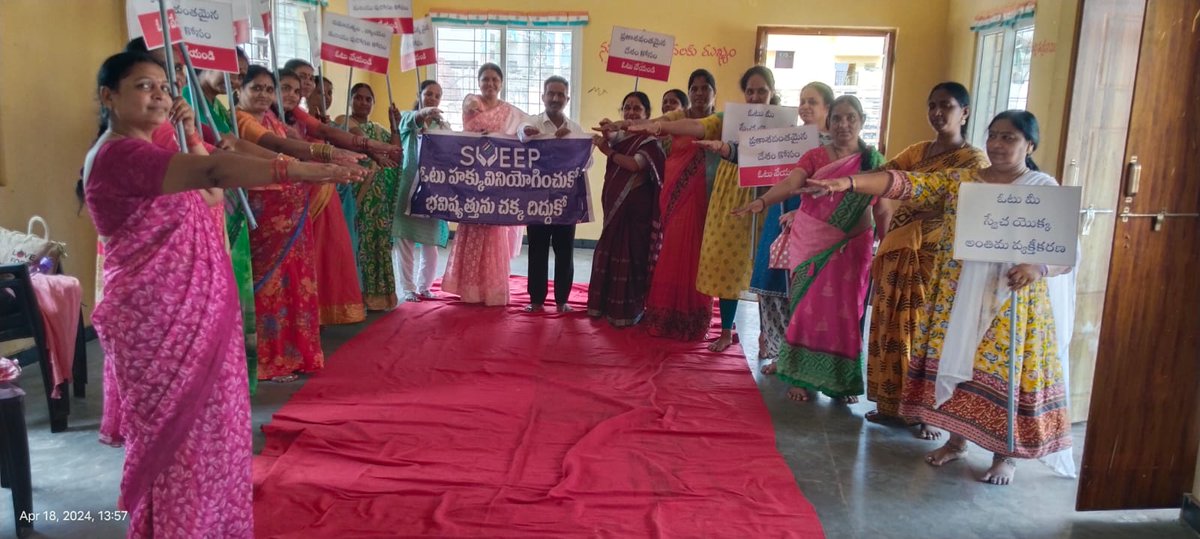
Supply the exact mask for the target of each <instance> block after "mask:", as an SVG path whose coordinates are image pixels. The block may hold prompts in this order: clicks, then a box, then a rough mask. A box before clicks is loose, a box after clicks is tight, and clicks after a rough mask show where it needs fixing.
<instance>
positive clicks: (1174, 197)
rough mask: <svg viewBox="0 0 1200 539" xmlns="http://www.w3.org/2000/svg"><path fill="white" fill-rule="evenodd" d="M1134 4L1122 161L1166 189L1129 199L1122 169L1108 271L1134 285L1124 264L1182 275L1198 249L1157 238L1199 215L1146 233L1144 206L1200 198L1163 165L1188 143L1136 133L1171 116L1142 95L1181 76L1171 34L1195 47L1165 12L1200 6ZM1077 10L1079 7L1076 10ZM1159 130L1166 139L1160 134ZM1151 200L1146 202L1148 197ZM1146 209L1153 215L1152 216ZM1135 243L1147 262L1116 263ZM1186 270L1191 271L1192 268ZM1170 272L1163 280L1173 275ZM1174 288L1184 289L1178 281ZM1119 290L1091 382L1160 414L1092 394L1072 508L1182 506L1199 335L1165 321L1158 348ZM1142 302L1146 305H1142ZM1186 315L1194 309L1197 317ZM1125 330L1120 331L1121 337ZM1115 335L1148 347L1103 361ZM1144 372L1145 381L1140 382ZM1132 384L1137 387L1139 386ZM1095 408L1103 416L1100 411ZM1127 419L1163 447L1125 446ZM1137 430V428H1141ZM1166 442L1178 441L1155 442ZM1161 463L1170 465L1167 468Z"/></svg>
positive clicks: (1129, 255) (1190, 467)
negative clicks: (1128, 409) (1135, 31)
mask: <svg viewBox="0 0 1200 539" xmlns="http://www.w3.org/2000/svg"><path fill="white" fill-rule="evenodd" d="M1139 1H1143V2H1144V4H1145V8H1144V9H1145V15H1144V18H1143V21H1142V33H1141V39H1140V40H1139V45H1138V46H1139V52H1138V62H1137V75H1136V79H1135V83H1134V84H1135V85H1134V88H1133V97H1132V100H1133V106H1132V107H1131V109H1130V122H1129V135H1128V137H1127V139H1126V144H1125V148H1124V151H1123V154H1122V158H1123V161H1124V162H1125V163H1129V162H1130V160H1131V157H1132V155H1134V154H1138V155H1140V157H1141V158H1142V159H1141V160H1140V162H1141V163H1142V164H1143V166H1144V167H1145V169H1146V171H1145V172H1142V174H1143V175H1144V178H1143V185H1149V186H1162V188H1163V189H1165V190H1166V194H1167V196H1166V197H1164V198H1161V199H1156V198H1153V194H1147V193H1142V194H1140V195H1138V197H1140V198H1136V199H1135V198H1133V197H1132V196H1131V195H1129V194H1128V193H1127V191H1126V189H1127V185H1128V182H1129V181H1130V178H1129V176H1128V172H1126V173H1125V174H1124V175H1123V177H1122V179H1121V183H1120V189H1121V195H1120V199H1119V200H1120V202H1119V203H1118V207H1124V208H1123V209H1122V210H1121V213H1120V214H1118V215H1117V218H1118V223H1117V227H1116V229H1115V231H1114V235H1113V249H1112V253H1113V254H1112V259H1113V263H1112V265H1111V266H1110V269H1109V277H1108V280H1109V283H1110V284H1111V283H1122V282H1124V283H1128V282H1136V281H1130V279H1131V278H1133V277H1134V275H1128V274H1126V275H1121V274H1120V273H1119V272H1120V271H1121V270H1122V269H1126V273H1131V270H1128V268H1130V267H1136V268H1138V270H1140V271H1145V268H1147V267H1155V268H1158V267H1156V266H1153V263H1154V262H1156V261H1161V260H1164V259H1166V260H1171V262H1170V263H1166V264H1163V265H1162V266H1161V267H1165V268H1167V269H1180V267H1184V268H1186V270H1184V271H1178V272H1177V273H1174V274H1173V275H1175V276H1176V277H1178V276H1180V275H1188V273H1187V271H1190V269H1191V267H1193V266H1194V259H1192V258H1191V257H1193V256H1195V253H1196V252H1195V251H1188V250H1185V249H1174V250H1172V248H1171V247H1172V246H1174V245H1186V244H1187V242H1186V241H1176V242H1175V243H1171V242H1169V241H1167V240H1165V239H1163V238H1170V237H1172V236H1171V235H1172V234H1176V233H1177V231H1179V230H1181V229H1182V230H1184V231H1193V232H1192V233H1193V234H1194V233H1195V232H1194V231H1195V230H1197V229H1195V228H1190V227H1196V226H1197V221H1195V220H1192V219H1198V218H1196V217H1183V218H1181V219H1178V220H1175V219H1168V220H1167V222H1166V223H1165V224H1164V225H1163V227H1164V228H1163V230H1161V231H1160V230H1159V229H1152V228H1151V226H1152V224H1151V223H1152V222H1151V221H1150V219H1148V218H1144V216H1145V215H1148V214H1147V213H1146V212H1156V211H1159V210H1160V209H1161V210H1163V211H1165V212H1167V213H1168V214H1170V213H1172V212H1185V213H1186V212H1196V211H1198V210H1200V205H1198V203H1200V197H1198V199H1192V198H1190V196H1197V195H1200V192H1197V191H1195V190H1193V191H1190V192H1189V191H1187V189H1189V188H1194V186H1195V184H1194V183H1189V182H1188V180H1189V179H1194V177H1192V176H1184V173H1183V172H1177V171H1176V169H1175V168H1172V167H1171V166H1170V165H1163V164H1162V163H1170V162H1171V161H1172V159H1176V158H1179V157H1180V156H1182V155H1184V154H1185V153H1186V149H1185V151H1179V149H1174V150H1173V151H1170V152H1165V153H1166V154H1165V155H1162V153H1164V151H1163V150H1162V148H1163V147H1165V146H1166V145H1155V144H1153V143H1151V142H1147V141H1148V139H1147V137H1144V136H1139V135H1142V134H1143V133H1142V131H1146V130H1148V128H1146V127H1145V125H1144V124H1147V123H1149V122H1148V121H1145V119H1146V118H1148V117H1153V116H1155V115H1160V114H1161V115H1164V116H1170V115H1171V114H1173V113H1175V112H1176V110H1175V109H1171V110H1170V111H1163V110H1161V108H1162V105H1159V103H1160V101H1156V102H1154V103H1153V105H1151V104H1149V103H1150V100H1149V99H1148V98H1147V97H1145V94H1147V93H1149V94H1150V95H1155V94H1154V90H1155V89H1161V88H1166V87H1167V86H1165V85H1163V84H1162V82H1163V81H1164V80H1166V79H1171V81H1172V82H1179V81H1178V79H1179V78H1180V76H1181V73H1180V72H1179V71H1178V66H1177V65H1174V64H1173V63H1172V61H1171V60H1170V59H1167V58H1166V56H1167V55H1166V54H1164V53H1163V49H1169V50H1172V51H1173V52H1174V51H1175V49H1171V48H1170V45H1171V44H1172V43H1169V41H1171V40H1177V41H1180V42H1182V43H1183V44H1185V45H1186V44H1189V43H1190V44H1192V46H1193V47H1196V46H1197V45H1196V43H1198V42H1195V41H1190V42H1189V41H1187V40H1186V39H1180V37H1181V36H1180V34H1177V33H1173V32H1168V31H1166V30H1167V29H1168V28H1170V27H1171V26H1172V25H1175V24H1178V25H1179V26H1181V27H1183V28H1184V29H1185V31H1186V28H1187V27H1188V26H1191V25H1194V24H1195V23H1194V22H1193V21H1192V20H1186V19H1185V18H1179V17H1175V16H1173V15H1174V14H1173V13H1172V12H1171V11H1170V10H1171V9H1178V8H1180V6H1184V5H1187V6H1196V5H1200V2H1196V1H1195V0H1187V1H1188V2H1189V4H1183V2H1182V1H1181V0H1180V1H1179V3H1178V4H1174V3H1172V2H1175V1H1176V0H1139ZM1160 5H1167V6H1171V7H1170V8H1160V9H1163V10H1165V11H1154V10H1153V9H1152V8H1153V7H1154V6H1160ZM1085 9H1086V7H1085ZM1080 11H1081V13H1082V12H1083V11H1084V10H1083V9H1081V10H1080ZM1188 15H1191V12H1190V11H1189V12H1188ZM1193 27H1194V26H1193ZM1152 40H1154V41H1159V42H1163V44H1157V45H1156V48H1150V49H1148V48H1147V44H1148V43H1150V42H1151V41H1152ZM1176 44H1178V43H1176ZM1148 51H1149V52H1148ZM1185 52H1186V53H1187V54H1196V55H1200V48H1196V49H1192V50H1186V51H1185ZM1189 60H1190V59H1189ZM1182 65H1183V66H1190V67H1191V68H1193V69H1194V68H1195V66H1194V65H1191V64H1189V63H1186V62H1185V63H1183V64H1182ZM1182 75H1183V76H1186V77H1187V78H1186V79H1185V80H1184V81H1183V82H1184V83H1185V84H1184V87H1187V85H1188V84H1192V82H1189V81H1193V82H1194V81H1197V80H1200V72H1196V71H1188V70H1187V68H1186V67H1185V68H1184V71H1183V72H1182ZM1170 105H1173V106H1182V107H1183V108H1182V111H1183V113H1184V114H1191V115H1192V116H1193V117H1192V118H1189V119H1188V121H1191V122H1194V121H1195V119H1196V118H1197V117H1200V101H1197V100H1195V98H1194V97H1193V98H1192V100H1190V101H1189V100H1185V99H1179V100H1178V101H1172V102H1171V103H1170ZM1139 121H1141V123H1139ZM1186 125H1191V124H1186ZM1139 130H1140V131H1139ZM1185 133H1189V134H1191V135H1190V136H1191V137H1196V136H1197V135H1195V131H1192V130H1188V131H1185ZM1161 136H1164V137H1165V135H1161ZM1171 140H1172V142H1174V143H1178V144H1180V145H1183V144H1184V143H1186V142H1191V143H1194V142H1195V138H1188V139H1185V140H1184V141H1183V142H1180V141H1179V139H1171ZM1156 152H1157V153H1156ZM1127 170H1128V169H1127ZM1186 170H1189V171H1191V173H1192V174H1195V173H1196V170H1195V169H1194V168H1188V169H1186ZM1156 174H1157V176H1156ZM1156 178H1171V179H1173V180H1174V182H1173V183H1160V182H1156V181H1154V180H1155V179H1156ZM1180 186H1185V187H1183V189H1184V191H1182V192H1175V191H1172V189H1178V188H1180ZM1153 192H1154V191H1153V190H1151V191H1150V193H1153ZM1182 194H1187V195H1189V197H1181V195H1182ZM1147 197H1150V198H1149V199H1148V198H1147ZM1148 202H1149V204H1148ZM1151 204H1153V205H1151ZM1164 206H1165V207H1164ZM1126 211H1129V213H1131V214H1133V215H1130V216H1129V217H1130V219H1129V221H1128V222H1126V221H1125V219H1124V217H1125V215H1124V213H1125V212H1126ZM1149 215H1153V214H1152V213H1150V214H1149ZM1147 234H1161V236H1150V237H1151V238H1157V239H1159V240H1160V241H1166V242H1167V244H1168V245H1167V246H1166V247H1163V246H1162V245H1161V244H1159V245H1154V244H1152V242H1145V241H1144V240H1145V239H1146V238H1147ZM1139 242H1142V243H1139ZM1135 246H1136V247H1135ZM1135 249H1136V250H1137V254H1138V255H1145V260H1138V261H1137V263H1132V262H1127V263H1126V264H1125V268H1122V267H1121V266H1119V264H1120V262H1118V260H1125V261H1129V260H1132V259H1133V258H1134V254H1133V253H1134V250H1135ZM1122 253H1123V256H1124V258H1120V257H1122ZM1183 257H1188V258H1186V259H1184V260H1182V261H1180V260H1178V258H1183ZM1188 263H1192V265H1191V266H1189V265H1188ZM1192 275H1194V273H1193V274H1192ZM1122 277H1125V278H1126V279H1122ZM1167 278H1168V279H1169V276H1168V277H1167ZM1151 284H1156V285H1158V286H1159V287H1162V288H1169V287H1170V286H1171V285H1172V284H1174V283H1172V282H1171V281H1170V280H1164V281H1158V282H1155V283H1151ZM1123 286H1125V287H1129V286H1131V285H1129V284H1124V285H1123ZM1183 286H1184V287H1187V284H1186V282H1185V283H1184V284H1183ZM1177 288H1180V287H1179V286H1177ZM1115 290H1116V287H1114V286H1110V287H1108V290H1107V291H1106V297H1105V303H1104V315H1103V322H1102V323H1101V326H1100V327H1101V329H1100V342H1099V346H1100V350H1101V351H1100V354H1101V355H1099V356H1098V357H1097V364H1096V373H1095V380H1096V381H1097V385H1096V386H1095V389H1096V390H1097V391H1100V392H1104V391H1105V390H1112V389H1113V388H1121V389H1125V390H1126V391H1124V392H1123V393H1122V392H1121V391H1120V390H1117V391H1114V394H1120V395H1121V396H1127V395H1130V394H1137V395H1138V398H1141V399H1145V400H1147V401H1151V404H1158V407H1157V408H1155V409H1154V410H1153V411H1156V412H1157V413H1158V414H1159V416H1134V417H1120V414H1116V413H1114V414H1110V415H1106V414H1105V413H1104V412H1113V410H1108V409H1103V408H1101V407H1103V406H1110V405H1113V404H1115V405H1121V404H1125V405H1128V402H1127V401H1121V400H1118V399H1115V398H1114V399H1109V400H1103V399H1095V398H1094V399H1092V402H1091V413H1090V414H1089V421H1088V426H1087V434H1086V436H1085V442H1084V447H1083V465H1082V467H1081V469H1080V476H1079V491H1078V494H1077V496H1076V510H1081V511H1083V510H1110V509H1157V508H1170V507H1179V504H1180V502H1181V499H1180V498H1182V495H1183V494H1184V493H1186V492H1187V490H1188V489H1190V488H1191V486H1192V485H1193V479H1194V478H1193V475H1194V473H1195V472H1196V469H1195V466H1196V464H1195V462H1196V455H1197V446H1198V445H1200V376H1193V377H1187V376H1185V375H1186V374H1200V370H1196V366H1197V365H1200V364H1197V363H1187V362H1186V361H1188V360H1191V361H1194V358H1195V349H1196V343H1195V342H1192V343H1185V342H1183V341H1184V340H1186V338H1187V337H1188V336H1191V337H1193V338H1194V337H1195V336H1196V333H1194V332H1190V333H1183V332H1172V331H1175V330H1178V329H1184V330H1187V329H1188V328H1187V327H1182V326H1170V327H1167V328H1165V331H1168V333H1166V334H1164V335H1163V337H1165V338H1171V339H1175V340H1176V342H1175V343H1173V347H1170V348H1166V349H1159V348H1155V346H1156V345H1159V344H1160V343H1161V341H1160V340H1157V339H1151V338H1148V337H1147V336H1146V333H1145V332H1143V333H1131V330H1130V328H1128V327H1126V326H1125V325H1123V324H1120V323H1119V322H1120V319H1119V318H1117V317H1118V316H1120V313H1122V311H1123V310H1124V312H1125V313H1126V316H1128V317H1130V318H1136V317H1137V315H1138V313H1136V312H1132V311H1133V309H1130V305H1133V306H1134V308H1135V309H1136V308H1138V307H1144V306H1146V305H1147V304H1146V303H1145V301H1146V300H1145V299H1130V298H1133V297H1136V296H1137V294H1135V293H1132V292H1128V293H1126V294H1124V295H1122V296H1115V294H1116V291H1115ZM1185 290H1189V291H1194V290H1195V289H1194V287H1187V288H1186V289H1185ZM1154 292H1157V293H1158V295H1159V296H1169V291H1166V290H1150V291H1149V292H1148V294H1149V293H1154ZM1189 293H1192V292H1189ZM1139 301H1140V302H1142V303H1139ZM1174 305H1178V304H1174ZM1163 307H1164V306H1163V305H1159V306H1158V307H1157V308H1159V309H1161V308H1163ZM1192 307H1193V305H1188V306H1187V307H1186V311H1185V313H1184V316H1187V315H1188V314H1187V313H1193V312H1194V311H1193V310H1192ZM1149 308H1155V307H1149ZM1192 316H1195V315H1194V314H1193V315H1192ZM1179 320H1184V321H1193V320H1194V319H1193V318H1186V319H1185V318H1179V317H1176V318H1174V319H1172V322H1176V321H1179ZM1155 329H1158V328H1155ZM1193 329H1194V328H1193ZM1122 332H1124V333H1123V334H1122ZM1113 341H1115V346H1118V347H1119V346H1128V345H1129V343H1130V342H1132V343H1134V344H1136V345H1140V346H1141V348H1139V351H1141V350H1145V352H1143V353H1142V354H1140V355H1139V356H1138V357H1133V358H1130V357H1129V356H1124V357H1122V356H1116V357H1111V356H1110V357H1108V358H1105V356H1104V354H1105V350H1106V345H1110V344H1114V343H1113ZM1109 353H1113V352H1109ZM1153 354H1158V355H1159V357H1162V356H1167V355H1172V356H1178V357H1177V358H1176V359H1177V360H1179V361H1184V362H1183V363H1180V364H1178V365H1182V367H1180V368H1178V369H1176V370H1173V371H1171V372H1170V373H1164V375H1157V374H1155V376H1154V377H1153V378H1151V374H1150V372H1151V369H1156V368H1158V366H1157V365H1155V364H1154V363H1152V362H1149V361H1145V360H1146V359H1153V357H1154V356H1153ZM1181 354H1187V355H1181ZM1138 360H1142V362H1141V363H1140V364H1138V363H1136V362H1137V361H1138ZM1174 365H1176V364H1172V366H1174ZM1186 367H1191V368H1192V369H1193V370H1192V371H1191V373H1188V371H1187V369H1186ZM1126 371H1131V372H1136V373H1138V375H1139V376H1138V377H1134V378H1133V379H1131V378H1130V377H1122V376H1121V375H1122V374H1124V373H1125V372H1126ZM1166 374H1171V375H1174V376H1167V375H1166ZM1143 375H1144V377H1145V378H1142V376H1143ZM1181 375H1184V376H1181ZM1189 378H1190V379H1189ZM1134 384H1140V385H1136V386H1135V385H1134ZM1183 384H1187V385H1183ZM1131 386H1133V387H1131ZM1164 387H1166V388H1169V389H1167V391H1166V392H1155V391H1154V390H1161V389H1163V388H1164ZM1129 389H1137V390H1147V389H1149V390H1150V391H1141V392H1140V393H1139V392H1136V391H1129ZM1163 394H1168V395H1177V396H1179V395H1182V396H1183V397H1184V400H1182V401H1173V402H1171V403H1170V404H1165V403H1162V402H1161V400H1160V399H1159V397H1160V396H1161V395H1163ZM1189 399H1190V400H1189ZM1156 401H1157V402H1156ZM1098 408H1099V410H1098ZM1098 411H1099V412H1101V413H1097V412H1098ZM1119 411H1123V410H1119ZM1141 413H1143V414H1144V413H1147V412H1145V411H1143V412H1141ZM1185 414H1190V415H1185ZM1166 416H1175V417H1171V419H1172V420H1178V419H1182V420H1183V421H1179V423H1180V424H1182V425H1184V429H1182V430H1169V429H1167V430H1158V429H1161V428H1162V427H1160V426H1158V425H1160V424H1159V423H1152V422H1154V421H1155V420H1156V419H1159V418H1160V417H1166ZM1122 422H1124V423H1122ZM1130 423H1136V424H1139V425H1154V427H1152V428H1151V433H1150V434H1152V435H1154V436H1157V437H1156V438H1154V439H1152V440H1150V442H1152V443H1153V442H1157V443H1158V444H1159V445H1154V446H1152V448H1151V450H1150V451H1137V452H1135V451H1134V450H1130V449H1128V446H1130V445H1134V444H1138V443H1140V442H1143V441H1145V440H1144V439H1142V438H1138V437H1137V436H1136V434H1143V432H1136V433H1131V432H1130V430H1131V429H1130V428H1123V429H1120V430H1118V429H1117V428H1115V427H1113V425H1128V424H1130ZM1138 428H1141V427H1140V426H1139V427H1138ZM1114 431H1117V432H1114ZM1164 432H1165V433H1168V435H1169V436H1176V437H1177V438H1169V437H1168V438H1167V439H1165V440H1164V436H1163V435H1162V433H1164ZM1098 441H1104V442H1106V443H1108V445H1107V446H1100V445H1097V442H1098ZM1164 443H1165V444H1174V445H1166V446H1164V445H1161V444H1164ZM1163 447H1166V448H1167V449H1168V450H1169V449H1174V448H1177V449H1179V450H1180V451H1181V452H1180V453H1171V454H1170V455H1169V456H1164V455H1163V452H1162V451H1159V452H1158V453H1155V454H1154V455H1153V456H1157V457H1159V458H1160V459H1164V458H1165V459H1169V460H1166V461H1164V460H1160V461H1156V462H1155V463H1153V465H1146V466H1139V465H1140V464H1141V461H1140V460H1138V459H1139V458H1140V457H1142V456H1143V455H1144V454H1145V453H1148V452H1152V451H1153V450H1154V449H1157V448H1163ZM1131 455H1132V456H1131ZM1130 461H1136V462H1135V464H1134V465H1130V464H1129V462H1130ZM1164 462H1165V463H1167V464H1164ZM1168 464H1169V466H1168ZM1093 468H1094V469H1093ZM1109 470H1115V471H1116V472H1117V473H1110V472H1109ZM1176 471H1178V473H1179V475H1172V473H1174V472H1176ZM1122 472H1123V473H1122ZM1168 472H1170V473H1168ZM1114 477H1124V478H1130V479H1128V480H1127V481H1125V482H1117V481H1115V480H1114V479H1113V478H1114ZM1164 477H1165V478H1166V479H1167V480H1174V479H1179V480H1180V481H1179V483H1180V484H1179V488H1180V490H1179V491H1178V492H1174V491H1172V492H1169V493H1163V492H1162V491H1161V490H1160V488H1161V487H1158V485H1160V484H1161V483H1155V482H1154V481H1160V480H1163V478H1164ZM1148 485H1150V486H1148ZM1172 485H1174V484H1172ZM1175 496H1180V498H1175ZM1185 511H1186V508H1185ZM1186 514H1187V513H1186V512H1185V516H1186Z"/></svg>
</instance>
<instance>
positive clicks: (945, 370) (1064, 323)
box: [934, 170, 1076, 477]
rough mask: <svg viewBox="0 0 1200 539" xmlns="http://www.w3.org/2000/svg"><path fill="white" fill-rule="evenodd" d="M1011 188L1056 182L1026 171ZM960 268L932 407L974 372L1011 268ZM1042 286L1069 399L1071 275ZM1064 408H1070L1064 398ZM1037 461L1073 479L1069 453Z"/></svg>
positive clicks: (1005, 292) (976, 264) (987, 265)
mask: <svg viewBox="0 0 1200 539" xmlns="http://www.w3.org/2000/svg"><path fill="white" fill-rule="evenodd" d="M1013 185H1051V186H1057V185H1058V182H1056V181H1055V180H1054V178H1053V177H1051V176H1050V175H1049V174H1045V173H1042V172H1038V171H1033V170H1031V171H1029V172H1026V173H1025V174H1024V175H1022V176H1021V177H1020V178H1017V179H1016V181H1014V182H1013ZM961 264H962V273H961V274H960V275H959V278H958V288H957V290H956V291H955V295H954V304H953V305H952V306H951V308H950V324H949V327H948V328H947V329H946V340H945V342H944V343H943V344H942V352H941V354H940V358H941V363H940V364H939V367H938V373H937V381H936V383H935V386H936V390H935V395H934V396H935V401H934V408H937V407H940V406H942V405H943V404H945V403H946V401H948V400H950V397H951V396H953V395H954V390H955V388H957V387H958V384H961V383H963V382H967V381H970V380H971V378H972V375H973V374H974V370H975V352H976V351H977V350H978V349H979V344H980V342H981V341H982V340H983V338H984V336H985V335H986V333H987V330H988V329H989V328H990V327H991V325H992V321H993V320H995V318H996V316H997V315H998V314H1000V308H1001V307H1002V306H1003V305H1004V302H1005V301H1006V300H1007V298H1008V296H1009V289H1008V279H1007V274H1008V270H1009V269H1011V268H1012V267H1013V265H1012V264H1007V263H997V262H976V261H962V262H961ZM1046 285H1047V287H1048V288H1049V296H1050V305H1051V309H1052V311H1053V314H1054V319H1055V330H1056V331H1055V338H1056V341H1057V343H1058V358H1057V359H1058V360H1059V362H1060V363H1061V364H1062V373H1063V385H1064V386H1065V387H1066V388H1068V391H1067V394H1068V395H1069V394H1070V391H1069V388H1070V375H1069V369H1070V367H1069V363H1070V361H1069V357H1070V347H1071V346H1070V345H1071V332H1072V329H1073V328H1074V324H1075V271H1074V270H1072V271H1070V272H1068V273H1066V274H1063V275H1059V276H1055V277H1051V278H1049V279H1047V280H1046ZM1067 405H1068V406H1070V402H1069V398H1068V403H1067ZM1040 460H1041V461H1042V462H1043V463H1045V464H1046V465H1047V466H1049V467H1050V468H1051V469H1053V470H1054V472H1055V473H1057V474H1059V475H1062V476H1065V477H1075V475H1076V474H1075V460H1074V457H1073V456H1072V453H1071V449H1070V448H1068V449H1065V450H1063V451H1059V452H1058V453H1054V454H1051V455H1047V456H1045V457H1042V458H1041V459H1040Z"/></svg>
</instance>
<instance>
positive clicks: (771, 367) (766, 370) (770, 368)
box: [761, 361, 776, 375]
mask: <svg viewBox="0 0 1200 539" xmlns="http://www.w3.org/2000/svg"><path fill="white" fill-rule="evenodd" d="M775 370H776V369H775V362H774V361H772V362H770V363H767V364H766V365H763V366H762V369H761V372H762V373H763V374H768V375H769V374H775Z"/></svg>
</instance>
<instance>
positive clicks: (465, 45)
mask: <svg viewBox="0 0 1200 539" xmlns="http://www.w3.org/2000/svg"><path fill="white" fill-rule="evenodd" d="M434 31H435V33H436V36H437V58H438V62H437V64H436V66H431V67H433V70H432V71H431V72H430V73H429V78H433V79H436V80H437V81H438V83H439V84H440V85H441V86H442V105H441V109H442V111H443V113H444V116H445V118H446V120H447V121H449V122H450V125H452V126H454V127H455V128H456V129H461V128H462V104H463V99H464V98H466V96H467V95H469V94H475V93H479V83H478V80H477V79H478V70H479V66H481V65H483V64H485V63H487V62H492V63H495V64H497V65H499V66H500V67H501V69H503V70H504V87H503V88H502V89H501V92H500V98H501V99H503V100H504V101H506V102H508V103H510V104H512V105H513V106H516V107H517V108H519V109H521V110H522V111H525V112H526V113H527V114H538V113H540V112H542V108H543V107H542V83H543V82H544V81H545V80H546V79H547V78H549V77H550V76H552V75H558V76H561V77H564V78H566V79H567V80H569V81H571V92H572V94H574V96H573V97H574V98H573V99H572V100H571V101H570V104H569V107H570V111H569V112H568V114H569V116H570V117H571V118H573V119H575V120H578V118H579V99H578V97H577V91H578V88H579V85H580V83H579V70H578V69H575V66H576V65H578V58H579V51H578V46H579V44H580V42H581V40H580V36H579V33H578V29H576V28H565V27H564V28H554V27H539V28H526V27H516V26H460V25H451V24H435V25H434Z"/></svg>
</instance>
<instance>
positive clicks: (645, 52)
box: [607, 26, 675, 82]
mask: <svg viewBox="0 0 1200 539" xmlns="http://www.w3.org/2000/svg"><path fill="white" fill-rule="evenodd" d="M608 43H609V44H608V66H607V70H608V71H609V72H610V73H621V74H622V75H630V76H634V77H645V78H647V79H653V80H659V81H664V82H665V81H666V80H667V79H668V77H669V76H670V74H671V60H672V59H674V57H675V36H669V35H667V34H656V33H654V32H647V31H645V30H633V29H630V28H623V27H621V26H614V27H613V31H612V40H610V41H609V42H608Z"/></svg>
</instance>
